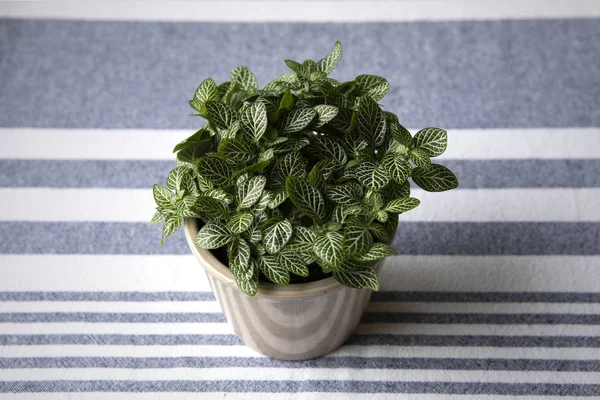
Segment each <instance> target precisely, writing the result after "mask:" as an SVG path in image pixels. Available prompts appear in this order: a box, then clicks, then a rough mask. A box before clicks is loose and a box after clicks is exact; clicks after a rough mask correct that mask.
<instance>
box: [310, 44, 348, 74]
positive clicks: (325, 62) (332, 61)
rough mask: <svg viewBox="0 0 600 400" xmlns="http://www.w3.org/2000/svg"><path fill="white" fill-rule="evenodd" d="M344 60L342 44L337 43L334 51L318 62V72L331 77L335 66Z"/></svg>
mask: <svg viewBox="0 0 600 400" xmlns="http://www.w3.org/2000/svg"><path fill="white" fill-rule="evenodd" d="M341 58H342V44H341V43H340V42H335V45H334V46H333V50H331V52H330V53H329V54H328V55H327V56H325V57H323V58H322V59H321V60H319V61H318V62H317V65H316V68H317V71H320V72H324V73H325V75H329V74H330V73H331V71H333V69H334V68H335V66H336V65H337V64H338V63H339V62H340V60H341Z"/></svg>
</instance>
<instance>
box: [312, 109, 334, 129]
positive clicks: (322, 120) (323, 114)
mask: <svg viewBox="0 0 600 400" xmlns="http://www.w3.org/2000/svg"><path fill="white" fill-rule="evenodd" d="M314 109H315V111H316V112H317V115H318V118H317V120H316V122H315V128H319V127H321V126H323V125H325V124H326V123H328V122H329V121H331V120H332V119H334V118H335V116H336V115H337V114H338V112H339V111H340V109H339V108H337V107H336V106H331V105H328V104H319V105H317V106H315V107H314Z"/></svg>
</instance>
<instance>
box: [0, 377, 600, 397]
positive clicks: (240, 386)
mask: <svg viewBox="0 0 600 400" xmlns="http://www.w3.org/2000/svg"><path fill="white" fill-rule="evenodd" d="M0 392H2V393H39V392H43V393H47V392H76V393H79V392H127V393H139V392H152V393H154V392H199V393H206V392H238V393H244V392H255V393H304V392H325V393H438V394H440V393H441V394H497V395H538V396H551V395H563V396H564V395H577V396H593V395H600V385H593V384H584V385H582V384H556V383H500V382H402V381H332V380H302V381H268V380H248V381H241V380H237V381H226V380H220V381H192V380H182V381H126V380H118V381H117V380H114V381H100V380H97V381H67V380H57V381H0Z"/></svg>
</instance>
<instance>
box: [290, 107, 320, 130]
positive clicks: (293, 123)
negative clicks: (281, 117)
mask: <svg viewBox="0 0 600 400" xmlns="http://www.w3.org/2000/svg"><path fill="white" fill-rule="evenodd" d="M316 116H317V112H316V111H315V110H314V109H312V108H297V109H295V110H292V111H291V112H290V113H289V114H288V115H287V117H286V119H285V122H284V124H283V129H282V131H283V134H290V133H294V132H300V131H301V130H302V129H304V128H306V127H307V126H308V125H310V123H311V122H312V120H313V119H315V117H316Z"/></svg>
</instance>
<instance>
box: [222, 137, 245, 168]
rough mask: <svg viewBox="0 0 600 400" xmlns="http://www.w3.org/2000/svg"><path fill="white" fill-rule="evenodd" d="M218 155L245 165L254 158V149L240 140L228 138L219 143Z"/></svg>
mask: <svg viewBox="0 0 600 400" xmlns="http://www.w3.org/2000/svg"><path fill="white" fill-rule="evenodd" d="M219 154H221V155H223V157H225V158H226V159H227V160H231V161H235V162H240V163H246V162H248V161H250V160H252V159H253V158H254V148H253V146H250V144H248V143H247V142H246V141H244V140H242V139H239V138H230V139H225V140H223V141H222V142H221V144H220V145H219Z"/></svg>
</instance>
